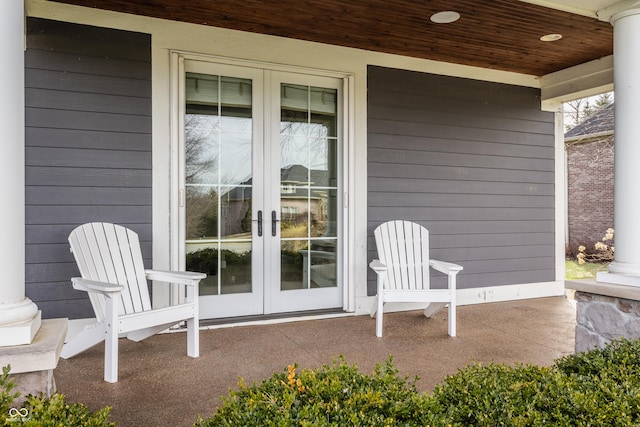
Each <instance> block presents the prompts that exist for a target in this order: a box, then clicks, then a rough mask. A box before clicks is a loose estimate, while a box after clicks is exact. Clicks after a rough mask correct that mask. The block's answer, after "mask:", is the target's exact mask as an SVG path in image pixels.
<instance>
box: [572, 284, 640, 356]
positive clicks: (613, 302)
mask: <svg viewBox="0 0 640 427" xmlns="http://www.w3.org/2000/svg"><path fill="white" fill-rule="evenodd" d="M575 300H576V302H577V307H576V309H577V311H576V321H577V324H576V347H575V349H576V353H578V352H582V351H587V350H590V349H592V348H596V347H604V346H605V345H606V344H607V343H608V342H610V341H612V340H615V339H618V338H622V337H624V338H640V301H635V300H630V299H625V298H618V297H611V296H606V295H597V294H592V293H587V292H580V291H576V293H575Z"/></svg>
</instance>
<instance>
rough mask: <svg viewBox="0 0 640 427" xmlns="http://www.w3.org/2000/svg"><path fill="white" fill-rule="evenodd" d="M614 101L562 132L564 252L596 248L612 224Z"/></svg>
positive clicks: (591, 250) (573, 252) (592, 250)
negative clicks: (565, 204) (565, 210)
mask: <svg viewBox="0 0 640 427" xmlns="http://www.w3.org/2000/svg"><path fill="white" fill-rule="evenodd" d="M613 112H614V107H613V104H611V105H609V106H607V107H606V108H603V109H601V110H599V111H597V112H596V113H595V114H593V115H591V116H590V117H588V118H587V119H585V120H584V121H582V122H581V123H579V124H578V125H577V126H575V127H574V128H573V129H571V130H569V131H568V132H567V133H565V135H564V142H565V150H566V156H567V186H568V190H567V194H568V197H567V201H568V223H569V226H568V230H567V231H568V233H567V253H568V254H573V255H575V254H576V253H577V250H578V247H579V246H581V245H582V246H584V247H585V248H587V250H586V251H587V252H588V253H589V252H595V248H594V245H595V243H596V242H598V241H601V240H602V238H603V237H604V235H605V234H606V230H607V229H608V228H613V181H614V179H613V178H614V173H613V166H614V165H613V153H614V135H613V119H614V116H613Z"/></svg>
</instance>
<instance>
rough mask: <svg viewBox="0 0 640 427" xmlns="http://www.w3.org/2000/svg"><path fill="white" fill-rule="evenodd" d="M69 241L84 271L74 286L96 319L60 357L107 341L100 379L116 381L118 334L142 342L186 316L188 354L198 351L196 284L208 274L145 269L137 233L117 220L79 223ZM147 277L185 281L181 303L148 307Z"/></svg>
mask: <svg viewBox="0 0 640 427" xmlns="http://www.w3.org/2000/svg"><path fill="white" fill-rule="evenodd" d="M69 243H70V245H71V251H72V252H73V256H74V257H75V259H76V263H77V264H78V268H79V270H80V274H81V275H82V277H81V278H80V277H74V278H72V279H71V281H72V283H73V287H74V288H75V289H78V290H81V291H86V292H88V293H89V298H90V300H91V304H92V306H93V310H94V312H95V314H96V319H97V323H95V324H93V325H89V326H87V327H86V328H85V329H84V330H83V331H81V332H80V333H78V335H76V336H75V337H72V338H71V340H70V341H69V342H67V343H66V344H65V345H64V347H63V348H62V353H61V357H63V358H65V359H68V358H70V357H73V356H75V355H77V354H79V353H82V352H83V351H85V350H87V349H89V348H91V347H93V346H94V345H96V344H98V343H100V342H101V341H105V350H104V359H105V360H104V362H105V365H104V379H105V381H108V382H111V383H114V382H117V381H118V337H119V336H126V337H127V338H129V339H130V340H132V341H141V340H143V339H145V338H148V337H150V336H152V335H154V334H156V333H158V332H161V331H163V330H165V329H167V328H169V327H171V326H174V325H176V324H177V323H180V322H182V321H185V320H186V322H187V354H188V355H189V356H191V357H198V356H199V351H200V350H199V333H198V328H199V324H198V284H199V282H200V280H201V279H204V278H205V277H206V274H204V273H192V272H170V271H154V270H145V269H144V265H143V261H142V252H141V251H140V241H139V240H138V235H137V234H136V233H135V232H133V231H131V230H129V229H127V228H124V227H122V226H120V225H114V224H109V223H102V222H95V223H90V224H84V225H81V226H79V227H77V228H76V229H75V230H73V231H72V232H71V234H70V235H69ZM147 280H156V281H158V282H163V283H167V284H168V285H169V284H175V285H186V286H185V287H186V298H185V302H184V303H182V304H178V305H172V306H169V307H163V308H158V309H152V308H151V300H150V298H149V290H148V287H147ZM183 290H184V289H183Z"/></svg>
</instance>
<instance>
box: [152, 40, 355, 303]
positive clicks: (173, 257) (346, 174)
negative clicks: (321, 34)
mask: <svg viewBox="0 0 640 427" xmlns="http://www.w3.org/2000/svg"><path fill="white" fill-rule="evenodd" d="M185 60H194V61H206V62H212V63H216V64H221V65H225V64H226V65H234V66H242V67H252V68H259V69H262V70H271V71H283V72H287V73H297V74H308V75H314V76H326V77H333V78H340V79H342V82H343V86H342V97H343V99H342V104H343V108H342V129H341V137H342V152H341V156H342V159H343V160H342V164H341V165H340V174H341V179H342V195H341V202H340V203H339V206H338V210H339V215H341V221H340V228H339V231H338V233H340V234H339V235H340V236H341V239H342V252H343V254H342V257H341V262H339V263H338V272H337V275H338V278H339V280H341V281H342V283H343V307H342V308H343V310H344V311H347V312H355V310H356V283H355V280H354V279H355V277H356V274H355V271H354V270H353V268H350V267H349V266H354V265H355V257H356V256H355V247H356V244H355V227H354V221H355V213H354V210H353V209H350V208H349V196H350V194H354V188H355V178H354V176H353V172H352V171H354V170H355V156H354V153H355V147H354V146H353V141H355V134H354V130H355V123H354V120H355V111H354V106H355V81H354V80H355V79H354V76H353V74H350V73H340V72H334V71H328V70H318V69H307V68H301V67H292V66H286V65H280V64H273V63H261V62H256V61H248V60H241V59H232V58H226V57H216V56H208V55H200V54H194V53H190V52H184V51H171V52H170V83H171V85H170V104H171V115H170V126H171V144H170V151H171V153H170V162H171V164H170V175H171V179H170V190H169V191H170V227H169V236H170V250H169V253H170V265H171V268H172V269H178V270H184V268H185V258H184V245H183V244H181V242H183V240H181V238H183V236H181V233H183V231H182V230H184V224H181V219H180V217H181V216H180V206H181V205H180V204H181V203H184V191H183V190H182V191H181V188H184V187H183V186H182V187H181V186H180V180H181V179H182V180H183V179H184V173H182V172H183V171H182V169H181V167H180V165H179V163H180V162H179V156H178V154H179V149H180V146H181V144H182V140H181V138H183V137H184V135H181V133H182V129H184V117H183V116H181V114H180V113H179V108H176V107H177V106H179V105H181V104H180V102H184V99H182V100H181V99H180V92H181V91H180V87H181V85H184V79H185V68H184V61H185ZM266 84H267V82H265V85H266ZM265 119H267V118H265ZM182 221H184V220H182ZM178 299H180V297H179V295H178V293H177V292H174V293H172V294H171V295H170V296H166V299H165V298H162V297H160V298H158V299H157V300H156V299H154V301H160V302H161V301H163V300H164V301H165V304H170V303H171V302H172V301H177V300H178ZM161 303H162V302H161Z"/></svg>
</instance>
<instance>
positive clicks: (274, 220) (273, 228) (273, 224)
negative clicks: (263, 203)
mask: <svg viewBox="0 0 640 427" xmlns="http://www.w3.org/2000/svg"><path fill="white" fill-rule="evenodd" d="M278 221H280V220H279V219H278V218H277V217H276V211H271V235H272V236H274V237H275V236H276V234H277V231H278V229H277V228H276V225H277V223H278Z"/></svg>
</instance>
